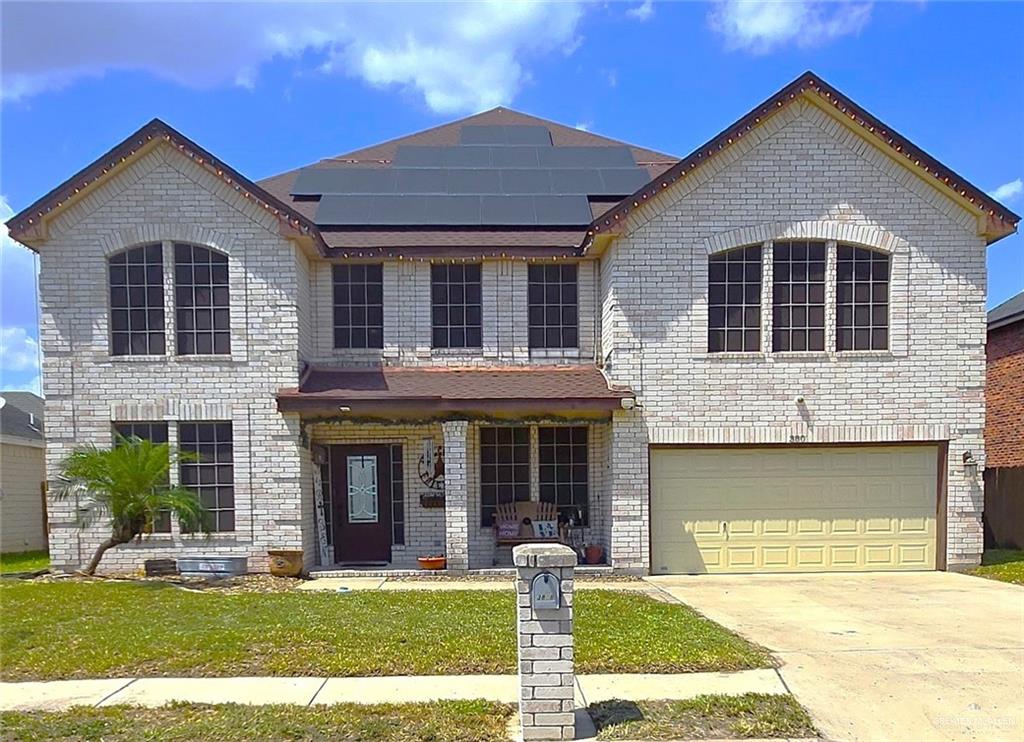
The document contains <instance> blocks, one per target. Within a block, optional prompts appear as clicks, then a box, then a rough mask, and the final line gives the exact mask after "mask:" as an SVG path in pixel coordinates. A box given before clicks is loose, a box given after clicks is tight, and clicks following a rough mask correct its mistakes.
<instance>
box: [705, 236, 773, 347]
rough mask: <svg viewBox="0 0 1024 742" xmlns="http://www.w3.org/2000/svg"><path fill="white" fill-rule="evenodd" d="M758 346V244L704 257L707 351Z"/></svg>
mask: <svg viewBox="0 0 1024 742" xmlns="http://www.w3.org/2000/svg"><path fill="white" fill-rule="evenodd" d="M760 349H761V246H760V245H753V246H751V247H738V248H735V249H733V250H729V251H727V252H723V253H719V254H717V255H712V256H711V257H709V258H708V352H710V353H719V352H722V351H730V352H733V351H735V352H743V351H757V350H760Z"/></svg>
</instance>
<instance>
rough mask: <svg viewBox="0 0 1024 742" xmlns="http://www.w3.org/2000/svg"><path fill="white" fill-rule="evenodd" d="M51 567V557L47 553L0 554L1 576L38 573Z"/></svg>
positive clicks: (17, 552)
mask: <svg viewBox="0 0 1024 742" xmlns="http://www.w3.org/2000/svg"><path fill="white" fill-rule="evenodd" d="M49 566H50V555H49V554H47V553H46V552H45V551H12V552H9V553H7V554H0V575H7V574H13V573H17V572H38V571H39V570H41V569H47V568H48V567H49Z"/></svg>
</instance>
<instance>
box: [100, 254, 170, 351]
mask: <svg viewBox="0 0 1024 742" xmlns="http://www.w3.org/2000/svg"><path fill="white" fill-rule="evenodd" d="M107 269H108V275H109V279H110V354H111V355H115V356H127V355H140V356H145V355H163V354H164V353H165V352H166V348H167V344H166V339H165V337H164V266H163V250H162V249H161V245H160V243H155V244H152V245H139V246H138V247H132V248H129V249H127V250H124V251H123V252H120V253H118V254H116V255H112V256H111V257H110V258H109V259H108V260H107Z"/></svg>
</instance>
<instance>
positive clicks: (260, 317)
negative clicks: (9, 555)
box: [40, 101, 986, 572]
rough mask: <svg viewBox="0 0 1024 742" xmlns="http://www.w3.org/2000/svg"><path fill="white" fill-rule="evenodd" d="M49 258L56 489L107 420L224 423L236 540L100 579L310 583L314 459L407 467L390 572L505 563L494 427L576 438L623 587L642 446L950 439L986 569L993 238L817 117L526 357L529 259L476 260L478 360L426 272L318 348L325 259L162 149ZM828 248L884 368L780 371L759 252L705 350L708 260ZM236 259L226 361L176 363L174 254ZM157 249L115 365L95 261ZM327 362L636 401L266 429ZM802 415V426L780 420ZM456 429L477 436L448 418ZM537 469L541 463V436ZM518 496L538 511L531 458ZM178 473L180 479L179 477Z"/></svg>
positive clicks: (705, 175)
mask: <svg viewBox="0 0 1024 742" xmlns="http://www.w3.org/2000/svg"><path fill="white" fill-rule="evenodd" d="M48 230H49V231H48V238H47V241H46V242H45V244H43V245H42V246H41V247H40V255H41V266H42V270H41V279H40V290H41V298H42V327H41V342H42V347H43V351H44V358H45V360H44V391H45V394H46V397H47V403H46V404H47V433H48V446H47V466H48V476H49V478H50V479H51V482H52V480H53V478H54V475H55V473H56V471H57V468H58V466H59V464H60V462H61V461H62V459H63V458H64V457H65V456H66V455H67V454H68V453H69V452H70V451H71V450H72V449H73V448H74V447H75V446H76V445H83V444H89V443H92V444H96V445H101V446H105V445H109V444H110V442H111V437H112V430H111V425H112V423H113V422H121V421H123V422H128V421H167V422H168V423H169V434H170V438H171V442H172V443H177V423H178V422H179V421H197V420H209V421H213V420H218V421H231V422H232V425H233V444H234V489H235V509H236V519H235V520H236V527H235V531H234V532H232V533H225V534H216V535H214V536H211V537H209V538H203V537H198V536H192V537H187V536H182V535H181V534H180V533H179V532H178V530H177V526H175V527H174V530H173V531H172V533H171V534H168V535H158V536H154V537H152V538H150V539H148V540H146V541H144V542H143V543H142V544H137V545H131V546H125V547H119V548H118V549H116V550H113V551H111V552H109V553H108V555H107V556H106V557H105V558H104V562H103V566H104V568H107V569H110V568H114V567H136V566H138V565H139V563H140V562H141V561H142V560H143V559H145V558H149V557H155V556H166V555H174V554H181V553H184V552H185V551H186V550H187V551H188V552H190V553H193V554H194V553H196V552H197V551H203V552H215V553H224V554H241V555H247V556H250V558H251V561H250V565H251V566H252V567H254V568H257V569H259V568H262V567H263V566H264V565H265V559H266V557H265V554H266V550H267V549H268V548H302V549H303V550H304V551H305V559H306V564H307V566H309V567H312V566H314V565H315V564H316V563H317V553H316V552H317V547H316V529H315V525H314V523H315V521H314V506H313V502H314V498H313V492H312V486H313V484H312V483H313V476H312V472H313V468H312V460H311V455H310V450H309V444H310V443H315V444H320V445H332V444H366V443H374V444H376V443H389V444H397V445H401V446H402V447H403V449H402V450H403V467H404V485H405V487H404V517H405V539H404V540H405V543H404V544H403V545H396V546H395V547H394V548H393V549H392V566H395V567H412V566H415V559H416V557H418V556H423V555H427V554H437V553H439V552H442V551H447V553H448V558H449V562H450V564H451V565H452V566H453V567H455V568H466V567H469V568H475V567H486V566H490V565H491V564H493V562H494V561H495V558H496V553H495V545H494V538H493V533H492V531H491V529H489V528H486V527H483V525H482V524H481V516H480V513H481V510H480V483H479V469H480V462H479V430H480V427H481V426H482V425H486V424H529V425H533V426H536V425H538V424H545V423H548V422H550V424H588V425H589V456H590V460H589V464H590V466H589V477H590V481H589V491H590V523H589V528H588V530H587V533H586V541H587V542H588V543H596V544H600V545H602V546H604V547H605V549H606V550H607V551H608V552H609V554H608V556H609V559H610V563H611V564H612V566H613V567H615V568H616V569H619V570H624V571H632V572H646V571H648V570H649V568H650V565H649V541H650V513H649V503H648V450H649V448H648V447H649V445H650V444H656V445H672V444H697V445H705V444H786V443H791V442H801V443H831V442H834V443H847V442H857V443H867V442H893V441H936V442H948V461H949V466H948V476H947V480H948V497H947V512H946V519H947V526H948V527H947V534H946V556H947V559H948V563H949V565H950V566H959V565H964V564H970V563H975V562H976V561H977V559H978V557H979V555H980V552H981V548H982V543H981V509H982V495H981V488H980V484H979V483H980V481H981V480H980V477H979V478H978V479H977V480H976V481H972V480H968V479H965V477H964V476H963V474H962V471H961V468H960V467H959V466H958V462H959V461H960V460H961V456H962V454H963V453H964V452H965V451H967V450H970V451H972V452H973V453H974V454H975V456H976V457H978V458H979V459H981V460H982V463H983V454H982V452H983V442H982V427H983V419H984V407H983V384H984V373H985V360H984V345H983V343H984V330H985V312H984V305H985V290H986V285H985V255H984V252H985V240H984V239H983V238H982V237H980V236H978V233H977V222H976V219H975V217H974V216H973V215H971V214H970V213H968V212H967V211H966V210H964V209H962V208H961V207H960V206H959V205H957V204H956V203H954V202H953V201H951V200H950V199H948V198H947V197H946V196H944V195H942V194H940V193H939V192H938V191H937V190H935V188H934V187H933V186H932V185H930V184H928V183H926V182H925V181H923V180H922V179H921V178H919V177H918V176H917V175H915V174H913V173H911V172H910V171H909V170H908V169H907V168H906V167H905V166H904V165H902V164H900V163H896V162H894V161H893V160H892V159H890V158H889V157H888V156H886V155H884V154H882V153H880V152H879V151H878V150H876V149H875V148H873V147H871V146H870V145H868V144H867V143H865V141H864V140H863V139H861V138H860V137H858V136H856V135H855V134H853V133H852V132H851V131H850V130H849V129H847V128H846V127H845V126H844V125H842V124H841V123H838V122H837V121H836V120H835V118H834V117H832V116H830V115H828V114H826V113H824V112H823V111H822V110H821V109H819V108H817V107H815V106H813V105H810V104H807V103H804V102H800V101H798V102H796V103H794V104H792V105H790V106H788V107H787V108H785V109H784V110H782V111H780V112H779V113H777V114H776V115H774V116H773V117H771V118H770V119H769V120H768V121H766V122H765V123H764V124H762V125H761V126H760V127H757V128H755V129H753V130H752V131H750V132H749V133H748V134H747V135H746V136H745V138H744V139H743V140H742V142H738V143H737V144H735V145H733V146H732V147H730V148H728V149H726V150H724V151H723V152H721V153H720V154H719V155H718V156H716V157H715V158H712V159H711V160H710V161H708V162H707V163H706V164H705V165H703V166H701V167H699V168H697V169H695V170H692V171H690V172H688V173H687V175H686V177H685V178H684V179H682V180H680V181H679V182H678V183H676V184H675V185H673V186H672V187H670V188H668V189H667V190H665V191H663V192H662V193H660V194H659V195H658V196H657V197H656V198H653V199H651V200H650V201H649V202H647V203H646V204H645V205H644V207H643V208H640V209H638V210H636V211H634V212H633V213H632V214H630V215H629V218H628V220H627V223H626V227H625V229H624V231H623V234H622V236H621V237H620V238H618V239H617V240H616V241H614V242H613V243H612V244H611V246H610V247H609V248H608V249H607V250H606V251H605V252H604V254H602V255H600V256H597V255H590V256H587V257H586V258H585V259H583V260H582V261H581V262H580V263H579V266H580V267H579V283H578V291H579V338H580V342H579V348H578V350H572V351H554V352H550V351H547V352H545V351H531V350H530V349H529V348H528V338H527V327H528V324H527V320H526V316H527V306H528V302H527V271H528V265H527V263H526V262H525V261H523V260H512V259H496V260H486V261H484V262H483V270H482V304H483V323H482V324H483V348H481V349H479V350H436V349H431V347H430V346H431V322H430V319H431V317H430V264H429V262H426V261H420V260H401V261H398V260H389V261H385V262H384V267H383V288H384V334H383V337H384V348H383V349H381V350H343V349H335V348H334V347H333V285H332V273H331V272H332V268H331V263H330V262H329V261H326V260H324V259H322V258H320V257H317V256H312V255H306V254H305V253H303V252H302V250H301V249H299V248H298V247H296V245H295V244H294V243H293V242H291V241H289V240H288V239H286V238H284V237H282V236H281V234H280V230H279V223H278V220H277V218H276V217H274V216H273V215H272V214H270V213H268V212H267V211H266V210H264V209H262V208H261V207H259V206H258V205H256V204H255V203H253V202H252V201H251V200H249V199H246V198H244V197H243V196H242V195H241V194H240V193H239V192H238V190H237V189H235V188H232V187H231V186H229V185H227V184H225V183H224V182H223V181H222V180H221V179H218V178H217V177H215V176H214V175H212V174H211V173H210V172H208V170H206V169H205V168H203V167H201V166H199V165H197V164H196V163H194V162H192V161H191V160H189V159H188V158H187V157H184V156H182V155H181V153H179V152H178V151H177V150H175V149H174V148H173V147H171V146H168V145H163V144H159V145H156V146H155V147H154V148H152V149H150V150H149V151H148V153H146V154H143V155H142V156H140V157H138V158H136V159H134V160H132V161H131V162H129V163H128V164H127V165H126V166H124V167H123V168H121V169H120V170H117V171H115V172H114V173H113V174H111V175H110V176H108V177H107V179H106V180H105V181H103V182H102V183H101V184H100V185H99V186H98V187H96V188H95V189H94V190H92V191H90V192H88V193H87V195H86V196H85V197H84V198H82V199H81V200H79V201H77V202H75V203H73V204H72V205H71V206H69V207H67V208H65V209H64V210H62V211H60V212H59V213H58V214H56V215H55V216H54V217H53V218H52V219H51V220H50V221H49V224H48ZM788 237H792V238H814V239H820V240H824V241H826V242H827V243H828V245H829V255H830V259H829V262H828V273H827V278H828V280H827V286H828V287H829V289H828V291H829V293H827V295H826V303H827V307H828V308H829V309H828V312H829V313H828V315H827V322H826V331H827V344H826V347H827V348H834V339H835V338H834V335H835V332H834V292H833V290H832V287H833V286H834V276H835V259H834V253H835V246H836V243H837V242H842V243H850V244H859V245H865V246H869V247H872V248H875V249H879V250H883V251H886V252H888V253H890V254H891V256H892V278H891V286H890V309H891V319H890V331H891V332H890V349H889V350H887V351H884V352H848V353H836V352H835V351H834V350H827V351H825V352H821V353H786V354H779V353H773V352H771V349H770V339H771V310H770V308H771V275H772V260H771V251H770V250H765V251H764V255H765V257H764V274H763V284H762V286H763V290H762V318H763V319H762V338H763V349H762V351H761V352H757V353H745V354H736V353H719V354H709V353H707V319H708V312H707V260H708V255H709V254H712V253H716V252H719V251H722V250H727V249H729V248H732V247H738V246H742V245H749V244H765V245H770V244H771V242H772V240H776V239H783V238H788ZM175 241H186V242H191V243H195V244H200V245H205V246H208V247H211V248H214V249H216V250H219V251H222V252H224V253H226V254H227V255H228V260H229V272H230V282H231V287H230V291H231V335H232V337H231V349H232V350H231V354H230V355H229V356H205V357H204V356H192V357H180V356H176V355H175V354H174V321H175V317H174V299H173V293H174V265H173V256H172V249H171V247H172V243H173V242H175ZM150 242H161V243H163V245H164V253H163V255H164V285H165V324H166V327H167V345H168V354H167V355H166V356H161V357H112V356H111V355H110V350H109V340H108V315H109V312H108V288H107V264H106V258H107V257H108V256H109V255H111V254H113V253H115V252H117V251H119V250H122V249H124V248H127V247H131V246H133V245H137V244H143V243H150ZM304 361H305V362H312V363H316V364H324V365H340V366H365V365H376V364H380V363H386V364H391V365H423V364H443V365H467V364H469V365H482V364H528V363H553V362H566V363H586V364H592V363H594V362H598V363H601V364H603V365H604V366H605V370H606V373H607V374H608V376H609V377H610V378H611V379H612V380H613V381H614V382H616V383H621V384H625V385H628V386H629V387H630V388H631V389H633V390H634V391H635V392H636V393H637V395H638V402H639V404H638V407H637V409H635V410H631V411H626V410H617V411H615V413H614V414H613V415H611V416H610V417H611V419H610V420H608V419H605V420H602V419H600V418H597V417H594V418H592V419H589V418H588V419H586V420H584V421H580V420H564V419H554V418H552V420H550V421H538V420H529V421H525V422H522V421H517V420H516V419H515V417H514V416H511V415H510V416H506V417H503V418H502V419H500V420H484V419H478V418H476V417H472V419H469V420H462V419H458V420H445V421H443V422H442V421H441V420H440V419H437V420H435V419H433V417H431V419H430V420H409V421H404V420H402V421H400V420H389V421H383V422H380V423H376V422H367V421H357V422H344V421H343V419H342V418H343V416H339V417H338V419H337V420H331V421H329V422H327V421H321V422H319V423H315V424H314V423H313V422H312V421H309V420H307V421H306V422H307V425H306V427H305V429H304V428H303V424H302V423H301V422H300V418H299V416H298V415H297V414H288V415H282V414H280V413H279V412H278V411H277V407H276V403H275V395H276V393H277V391H278V390H279V389H280V388H283V387H295V386H296V385H297V384H298V380H299V372H300V367H301V364H302V362H304ZM797 396H802V397H804V398H805V400H806V405H805V406H803V407H798V406H797V405H796V404H795V402H794V400H795V398H796V397H797ZM454 417H456V418H459V417H461V418H470V417H471V416H469V415H457V416H454ZM531 436H532V438H531V451H532V452H533V453H534V454H535V452H536V450H537V443H536V437H537V435H536V430H535V429H534V430H532V432H531ZM427 437H429V438H432V439H433V440H434V441H435V442H436V444H437V445H438V446H439V447H440V446H442V445H443V446H444V450H445V452H446V454H447V455H446V465H447V468H448V471H447V477H448V486H449V493H448V498H449V499H448V509H447V511H446V510H443V509H435V508H424V507H422V506H421V505H420V495H421V494H429V492H428V491H427V488H426V487H425V486H424V485H423V484H422V483H421V482H420V481H419V477H418V473H417V468H418V460H419V455H420V451H421V446H422V441H423V439H424V438H427ZM531 463H532V466H533V469H532V471H531V483H530V490H531V497H532V498H533V499H537V496H538V491H539V484H538V482H537V472H536V467H537V464H536V459H535V455H534V456H532V458H531ZM174 476H176V474H175V475H174ZM49 517H50V525H51V529H52V533H51V539H50V541H51V554H52V556H53V562H54V564H55V565H56V566H57V567H65V568H69V567H75V566H78V565H79V564H81V563H82V562H84V561H85V560H87V558H88V557H89V555H90V553H91V551H92V549H93V548H94V546H95V544H96V543H98V541H99V540H100V539H101V538H102V537H103V533H104V529H103V528H102V527H95V528H93V529H91V530H89V531H87V532H81V531H79V529H78V528H77V525H76V523H75V507H74V504H73V503H66V502H64V503H60V502H54V501H51V503H50V510H49Z"/></svg>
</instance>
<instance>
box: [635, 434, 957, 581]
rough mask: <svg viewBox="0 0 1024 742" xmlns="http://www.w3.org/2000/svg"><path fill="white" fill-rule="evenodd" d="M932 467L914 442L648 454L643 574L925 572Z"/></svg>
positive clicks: (931, 561)
mask: <svg viewBox="0 0 1024 742" xmlns="http://www.w3.org/2000/svg"><path fill="white" fill-rule="evenodd" d="M936 467H937V451H936V449H935V447H923V446H921V447H905V448H904V447H879V448H877V449H873V448H867V447H864V448H861V447H858V448H828V449H805V448H799V449H785V448H771V449H765V448H762V449H756V448H754V449H748V450H744V449H681V450H666V449H661V450H655V451H653V452H652V455H651V472H652V476H651V508H652V524H653V525H652V556H653V559H652V569H653V571H655V572H662V573H671V572H684V573H702V572H754V571H769V572H800V571H821V570H848V571H853V570H858V569H860V570H865V569H933V568H934V565H935V533H936V522H935V502H936V500H935V481H936V477H935V473H936ZM754 475H756V476H754Z"/></svg>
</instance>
